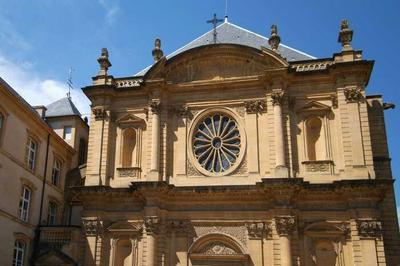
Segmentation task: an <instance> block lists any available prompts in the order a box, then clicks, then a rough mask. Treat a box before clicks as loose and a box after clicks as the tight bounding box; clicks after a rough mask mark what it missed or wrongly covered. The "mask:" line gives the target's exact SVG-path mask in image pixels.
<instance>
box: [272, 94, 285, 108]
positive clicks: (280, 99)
mask: <svg viewBox="0 0 400 266" xmlns="http://www.w3.org/2000/svg"><path fill="white" fill-rule="evenodd" d="M285 98H286V94H285V92H284V91H273V92H272V93H271V99H272V105H283V104H284V103H285Z"/></svg>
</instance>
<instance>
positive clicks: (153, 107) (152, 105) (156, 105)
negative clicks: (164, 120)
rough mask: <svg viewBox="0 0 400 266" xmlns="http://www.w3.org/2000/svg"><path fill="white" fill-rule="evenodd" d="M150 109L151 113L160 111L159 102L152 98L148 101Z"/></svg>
mask: <svg viewBox="0 0 400 266" xmlns="http://www.w3.org/2000/svg"><path fill="white" fill-rule="evenodd" d="M149 107H150V110H151V112H152V113H153V114H160V111H161V103H160V101H159V100H152V101H151V102H150V103H149Z"/></svg>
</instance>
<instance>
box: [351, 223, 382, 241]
mask: <svg viewBox="0 0 400 266" xmlns="http://www.w3.org/2000/svg"><path fill="white" fill-rule="evenodd" d="M356 223H357V230H358V234H359V235H360V236H361V237H367V238H368V237H371V238H375V237H379V236H380V235H381V233H382V223H381V222H380V221H377V220H357V221H356Z"/></svg>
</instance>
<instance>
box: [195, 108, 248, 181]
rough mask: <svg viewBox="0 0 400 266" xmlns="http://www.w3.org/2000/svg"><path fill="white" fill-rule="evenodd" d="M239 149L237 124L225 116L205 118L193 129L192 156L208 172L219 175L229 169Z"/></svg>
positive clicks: (217, 115) (239, 139)
mask: <svg viewBox="0 0 400 266" xmlns="http://www.w3.org/2000/svg"><path fill="white" fill-rule="evenodd" d="M240 149H241V136H240V132H239V128H238V124H237V123H236V121H235V120H234V119H233V118H231V117H229V116H227V115H225V114H222V113H221V114H213V115H210V116H207V117H205V118H204V119H203V120H202V121H200V123H199V124H198V125H197V127H196V128H195V131H194V135H193V151H194V155H195V157H196V159H197V161H198V163H199V164H200V165H201V167H202V168H204V169H205V170H207V171H208V172H211V173H214V174H221V173H223V172H225V171H227V170H228V169H230V168H231V167H232V166H233V165H234V164H235V163H236V161H237V159H238V157H239V154H240Z"/></svg>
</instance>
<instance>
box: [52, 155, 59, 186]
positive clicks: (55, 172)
mask: <svg viewBox="0 0 400 266" xmlns="http://www.w3.org/2000/svg"><path fill="white" fill-rule="evenodd" d="M60 176H61V163H60V161H59V160H57V159H54V162H53V171H52V173H51V183H52V184H53V185H55V186H58V185H59V184H60Z"/></svg>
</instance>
